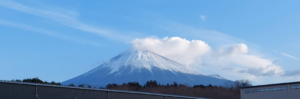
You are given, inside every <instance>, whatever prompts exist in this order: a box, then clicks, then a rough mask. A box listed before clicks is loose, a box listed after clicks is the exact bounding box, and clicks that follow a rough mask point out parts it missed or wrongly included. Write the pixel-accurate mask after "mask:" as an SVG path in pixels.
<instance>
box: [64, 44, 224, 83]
mask: <svg viewBox="0 0 300 99" xmlns="http://www.w3.org/2000/svg"><path fill="white" fill-rule="evenodd" d="M149 80H156V81H157V82H158V83H160V84H167V83H170V84H171V83H173V82H174V81H175V82H177V83H179V84H187V85H191V86H193V85H199V84H202V85H209V84H212V85H217V86H222V85H223V84H224V82H225V81H228V80H227V79H224V78H222V77H221V76H219V75H203V74H200V73H199V72H197V71H194V70H192V69H190V68H188V67H186V66H184V65H181V64H179V63H177V62H175V61H173V60H170V59H168V58H166V57H163V56H161V55H158V54H156V53H154V52H151V51H144V50H128V51H125V52H124V53H121V54H119V55H118V56H115V57H113V58H112V59H110V60H108V61H106V62H104V63H103V64H101V65H100V66H98V67H96V68H94V69H92V70H90V71H88V72H86V73H84V74H82V75H79V76H77V77H75V78H72V79H70V80H67V81H65V82H62V84H75V85H78V84H89V85H93V86H106V85H107V84H109V83H117V84H122V83H124V82H125V83H127V82H139V83H140V84H145V83H146V82H147V81H149Z"/></svg>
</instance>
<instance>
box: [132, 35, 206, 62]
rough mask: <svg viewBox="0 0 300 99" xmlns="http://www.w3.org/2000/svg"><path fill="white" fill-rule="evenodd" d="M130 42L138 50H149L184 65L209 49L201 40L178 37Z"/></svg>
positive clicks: (150, 38) (151, 38)
mask: <svg viewBox="0 0 300 99" xmlns="http://www.w3.org/2000/svg"><path fill="white" fill-rule="evenodd" d="M132 44H133V47H134V48H136V49H138V50H149V51H152V52H155V53H157V54H160V55H162V56H165V57H167V58H169V59H172V60H175V61H177V62H179V63H181V64H184V65H189V64H190V63H192V62H193V61H194V59H196V58H197V57H199V56H201V55H204V54H207V53H208V52H209V51H210V46H209V45H208V44H206V43H205V42H203V41H201V40H186V39H184V38H180V37H171V38H168V37H165V38H163V39H159V38H155V37H149V38H144V39H135V40H133V41H132Z"/></svg>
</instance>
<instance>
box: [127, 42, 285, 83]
mask: <svg viewBox="0 0 300 99" xmlns="http://www.w3.org/2000/svg"><path fill="white" fill-rule="evenodd" d="M131 43H132V45H133V47H134V48H135V49H138V50H148V51H152V52H155V53H157V54H160V55H162V56H165V57H167V58H169V59H172V60H175V61H177V62H179V63H181V64H184V65H187V66H189V67H191V68H198V69H199V68H200V69H199V70H198V71H199V72H206V71H203V70H210V69H214V71H220V72H218V73H219V74H220V75H223V74H226V75H231V76H232V75H235V76H236V75H238V76H240V77H239V79H244V78H245V76H246V77H247V76H248V77H250V76H251V77H253V76H254V77H261V76H263V77H272V76H280V75H282V74H283V73H284V70H283V69H282V68H281V67H280V66H278V65H275V64H274V63H273V61H271V60H269V59H266V58H263V57H261V56H260V55H253V54H250V53H249V49H248V46H247V45H246V44H243V43H242V44H234V45H230V46H227V47H223V48H220V49H213V48H212V47H211V46H209V44H207V43H205V42H204V41H202V40H187V39H185V38H180V37H170V38H169V37H165V38H163V39H159V38H156V37H148V38H143V39H135V40H133V41H132V42H131ZM203 64H205V65H203ZM224 68H231V69H230V70H227V69H224ZM209 73H211V72H209ZM206 74H207V73H206ZM211 74H213V73H211Z"/></svg>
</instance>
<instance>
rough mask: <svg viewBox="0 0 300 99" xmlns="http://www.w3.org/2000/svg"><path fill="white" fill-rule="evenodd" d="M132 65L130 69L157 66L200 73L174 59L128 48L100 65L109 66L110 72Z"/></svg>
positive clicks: (189, 72) (172, 70)
mask: <svg viewBox="0 0 300 99" xmlns="http://www.w3.org/2000/svg"><path fill="white" fill-rule="evenodd" d="M123 66H125V67H128V66H132V68H131V69H132V70H131V71H130V72H132V71H134V70H140V69H142V68H146V69H147V70H149V71H150V72H151V68H153V67H157V68H159V69H162V70H169V71H171V72H173V73H176V72H182V73H188V74H200V73H198V72H196V71H194V70H192V69H189V68H187V67H185V66H183V65H181V64H179V63H177V62H175V61H172V60H169V59H167V58H165V57H163V56H160V55H158V54H156V53H153V52H150V51H141V50H129V51H126V52H124V53H122V54H120V55H118V56H116V57H114V58H112V59H111V60H109V61H107V62H105V63H104V64H103V65H102V66H101V67H99V68H103V67H109V68H110V69H112V70H111V72H110V73H114V72H117V71H118V70H119V69H120V68H121V67H123Z"/></svg>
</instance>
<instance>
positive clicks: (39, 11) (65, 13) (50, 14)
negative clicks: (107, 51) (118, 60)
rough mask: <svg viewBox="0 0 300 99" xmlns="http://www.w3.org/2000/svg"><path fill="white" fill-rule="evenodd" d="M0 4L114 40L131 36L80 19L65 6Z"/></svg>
mask: <svg viewBox="0 0 300 99" xmlns="http://www.w3.org/2000/svg"><path fill="white" fill-rule="evenodd" d="M0 5H1V6H3V7H6V8H9V9H13V10H16V11H20V12H24V13H27V14H31V15H35V16H40V17H44V18H48V19H51V20H54V21H57V22H59V23H61V24H63V25H65V26H68V27H71V28H75V29H78V30H82V31H86V32H88V33H93V34H97V35H100V36H103V37H106V38H110V39H114V40H122V41H129V40H130V37H128V36H124V35H119V34H117V33H116V32H115V31H113V30H109V29H104V28H100V27H96V26H92V25H89V24H85V23H83V22H81V21H79V20H78V19H76V17H77V16H78V13H77V12H75V11H70V10H62V9H63V8H58V7H52V8H53V9H59V11H52V10H48V9H43V8H37V7H31V6H27V5H24V4H21V3H18V2H14V1H11V0H0ZM50 8H51V7H50Z"/></svg>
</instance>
